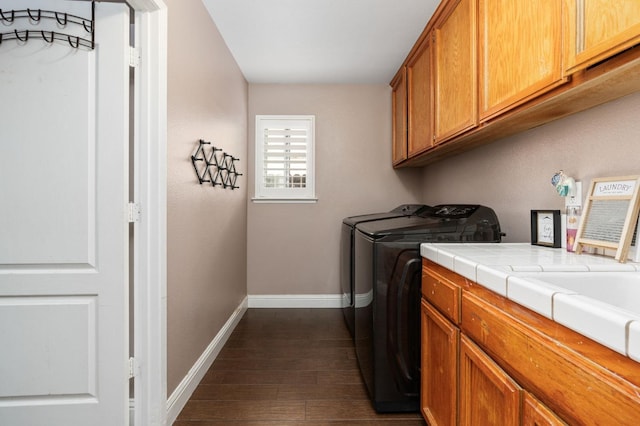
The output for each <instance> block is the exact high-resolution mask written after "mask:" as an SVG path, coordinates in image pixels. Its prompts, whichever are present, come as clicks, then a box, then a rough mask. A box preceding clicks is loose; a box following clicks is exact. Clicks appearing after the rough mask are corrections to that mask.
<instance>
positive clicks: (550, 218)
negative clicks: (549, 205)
mask: <svg viewBox="0 0 640 426" xmlns="http://www.w3.org/2000/svg"><path fill="white" fill-rule="evenodd" d="M531 244H533V245H537V246H545V247H553V248H559V247H561V246H562V225H561V222H560V210H531Z"/></svg>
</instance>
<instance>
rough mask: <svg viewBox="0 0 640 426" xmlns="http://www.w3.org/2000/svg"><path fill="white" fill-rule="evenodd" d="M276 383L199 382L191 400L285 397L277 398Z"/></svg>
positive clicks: (254, 399) (242, 399)
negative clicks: (232, 383) (229, 383)
mask: <svg viewBox="0 0 640 426" xmlns="http://www.w3.org/2000/svg"><path fill="white" fill-rule="evenodd" d="M279 391H280V388H279V386H278V385H253V384H250V385H238V384H234V385H228V384H202V383H200V384H199V385H198V387H197V388H196V390H195V391H194V392H193V395H191V399H193V400H217V401H233V400H236V401H256V400H274V399H285V398H278V393H279ZM290 399H293V398H290Z"/></svg>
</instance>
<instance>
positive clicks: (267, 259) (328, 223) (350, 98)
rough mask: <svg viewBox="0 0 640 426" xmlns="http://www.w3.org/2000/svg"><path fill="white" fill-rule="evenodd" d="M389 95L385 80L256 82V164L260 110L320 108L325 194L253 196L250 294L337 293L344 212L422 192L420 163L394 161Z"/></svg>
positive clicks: (389, 204) (252, 95)
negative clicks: (302, 199)
mask: <svg viewBox="0 0 640 426" xmlns="http://www.w3.org/2000/svg"><path fill="white" fill-rule="evenodd" d="M390 97H391V91H390V88H389V86H388V85H386V84H381V85H264V84H251V85H249V170H253V152H254V139H255V135H254V132H255V130H254V129H255V116H256V115H257V114H314V115H315V116H316V195H317V197H318V203H316V204H257V203H253V202H252V201H251V200H249V201H248V208H247V211H248V246H247V248H248V252H247V261H248V265H247V279H248V282H247V287H248V292H249V294H250V295H262V294H307V295H308V294H334V295H335V294H338V293H339V292H340V291H339V260H340V257H339V244H340V223H341V222H342V219H343V218H344V217H346V216H353V215H356V214H363V213H368V212H380V211H388V210H390V209H391V208H393V207H396V206H397V205H398V204H402V203H413V202H416V201H417V200H418V198H419V197H420V196H421V193H420V192H421V191H420V185H419V184H420V174H421V170H420V169H414V170H401V171H394V170H393V169H392V168H391V166H390V164H391V142H390V141H391V102H390V99H391V98H390ZM252 176H253V174H252ZM248 183H249V197H252V196H253V195H254V190H253V188H254V182H253V179H250V180H249V182H248Z"/></svg>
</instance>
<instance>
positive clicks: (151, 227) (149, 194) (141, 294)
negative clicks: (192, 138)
mask: <svg viewBox="0 0 640 426" xmlns="http://www.w3.org/2000/svg"><path fill="white" fill-rule="evenodd" d="M127 3H128V4H129V6H131V8H132V9H133V11H134V12H135V26H136V31H135V34H136V35H135V37H136V40H135V44H136V47H137V49H138V51H139V52H140V57H141V60H140V64H139V65H138V66H137V67H136V68H135V71H134V72H135V73H136V81H135V88H134V90H135V99H136V101H135V105H134V112H133V113H134V122H135V124H134V155H133V156H134V159H133V161H134V171H133V176H132V177H133V179H134V182H133V184H134V200H133V201H134V202H136V203H139V205H140V211H141V214H140V220H139V222H138V223H136V224H135V226H134V247H133V256H134V264H133V285H134V290H133V291H134V302H133V303H134V307H133V309H134V326H133V333H134V354H135V361H136V362H135V364H136V365H137V366H136V367H135V368H134V370H137V371H135V379H134V389H135V396H134V399H133V407H132V409H133V416H132V418H133V424H134V425H136V426H142V425H145V426H146V425H149V426H156V425H158V426H164V425H166V422H167V355H166V354H167V273H166V271H167V249H166V247H167V231H166V229H167V227H166V222H167V197H166V188H167V183H166V181H167V178H166V171H167V160H166V158H167V155H166V151H167V31H168V30H167V13H168V12H167V6H166V4H165V3H164V0H127Z"/></svg>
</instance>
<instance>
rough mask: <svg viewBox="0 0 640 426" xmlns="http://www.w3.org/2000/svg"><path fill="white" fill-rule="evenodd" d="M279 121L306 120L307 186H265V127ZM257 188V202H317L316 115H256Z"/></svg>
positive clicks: (254, 199) (255, 190)
mask: <svg viewBox="0 0 640 426" xmlns="http://www.w3.org/2000/svg"><path fill="white" fill-rule="evenodd" d="M278 121H304V122H306V123H305V126H306V127H308V129H309V135H308V138H307V143H306V145H307V151H306V160H307V174H306V186H305V188H274V189H269V188H265V187H264V186H263V181H262V176H263V170H264V169H263V167H264V162H263V160H264V157H263V153H264V139H263V137H264V129H265V128H268V127H269V125H270V124H271V125H273V123H275V122H278ZM255 126H256V127H255V156H254V160H255V164H254V171H255V188H254V197H253V198H252V199H251V200H252V201H253V202H256V203H315V202H317V200H318V199H317V198H316V194H315V115H256V120H255Z"/></svg>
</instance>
